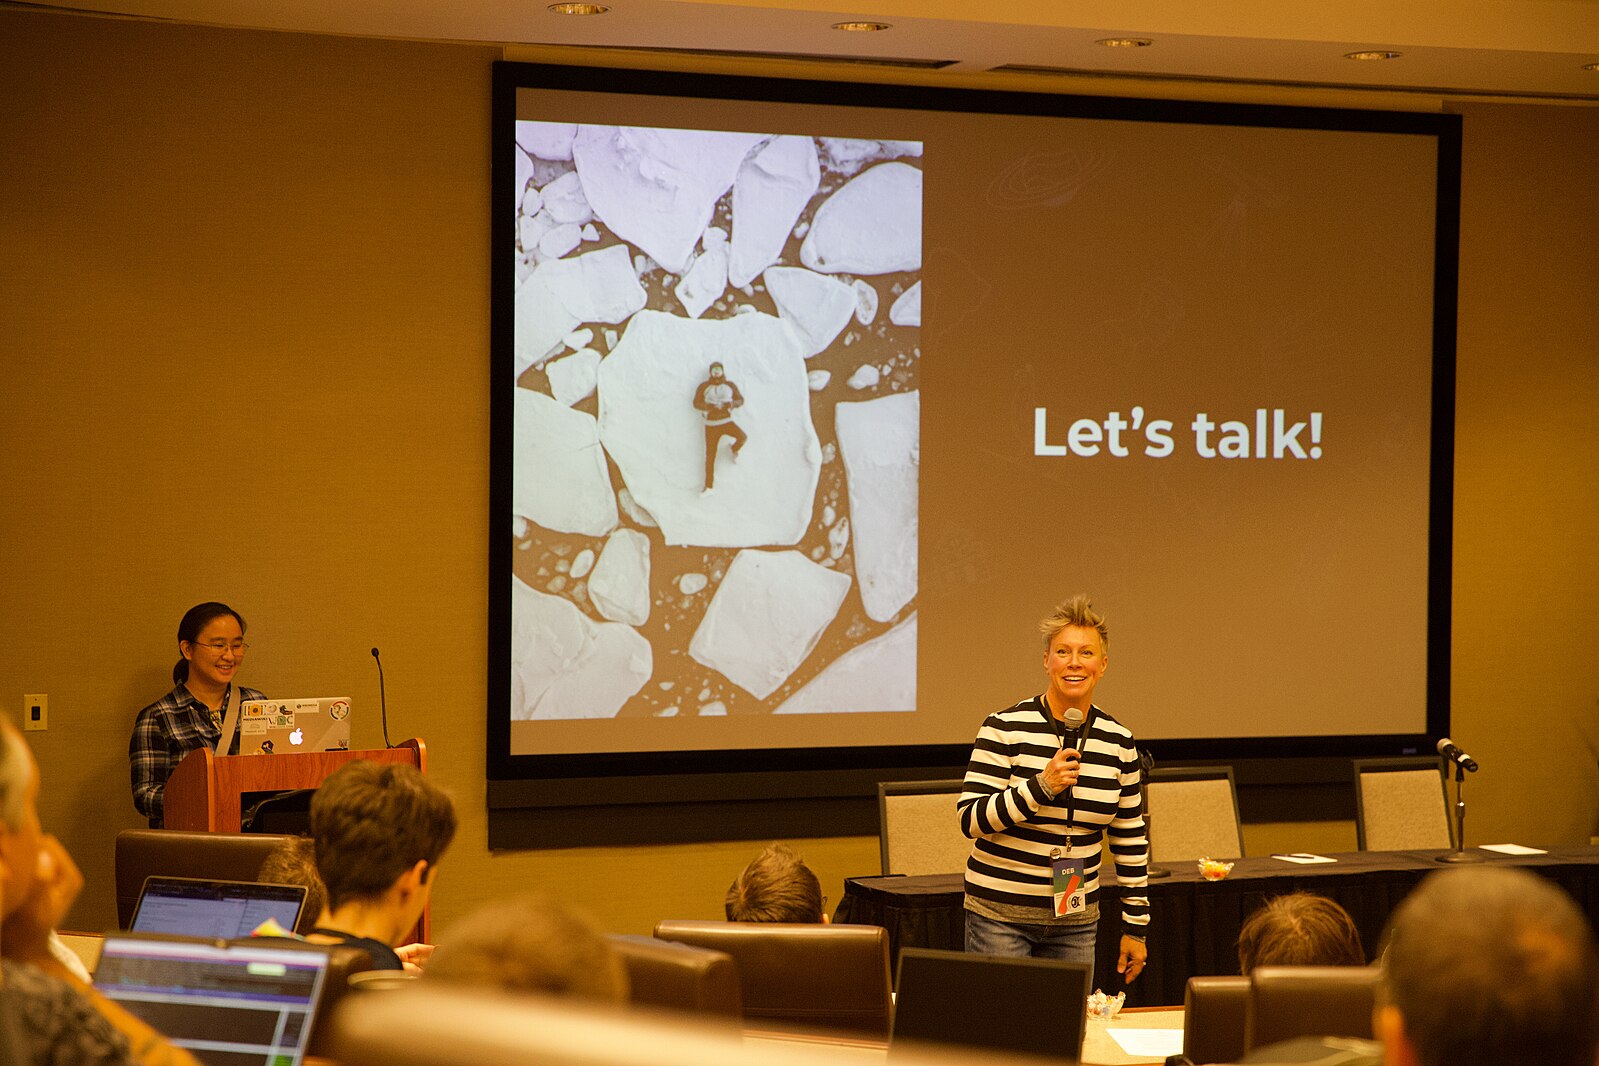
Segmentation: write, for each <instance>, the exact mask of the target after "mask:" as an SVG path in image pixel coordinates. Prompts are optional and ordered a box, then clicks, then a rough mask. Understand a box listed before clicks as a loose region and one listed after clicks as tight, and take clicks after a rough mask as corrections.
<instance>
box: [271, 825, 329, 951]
mask: <svg viewBox="0 0 1599 1066" xmlns="http://www.w3.org/2000/svg"><path fill="white" fill-rule="evenodd" d="M255 879H256V880H257V881H264V882H266V883H267V884H269V885H299V886H301V887H302V888H304V889H305V906H304V907H302V908H301V909H300V920H299V921H298V922H296V923H295V926H294V929H293V930H291V931H292V932H295V933H300V934H302V935H303V934H305V933H309V932H310V931H311V930H312V929H314V928H316V923H317V920H318V919H319V918H321V917H322V908H323V907H325V906H326V905H327V889H325V888H324V887H322V875H321V874H319V873H317V872H316V842H315V841H313V840H312V839H311V838H310V837H299V836H296V837H290V838H289V839H287V840H285V841H284V842H283V843H281V844H279V845H278V846H277V847H275V848H273V849H272V854H270V855H268V856H267V857H266V858H265V859H264V860H262V862H261V870H260V872H259V873H257V874H256V875H255Z"/></svg>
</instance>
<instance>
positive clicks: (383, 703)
mask: <svg viewBox="0 0 1599 1066" xmlns="http://www.w3.org/2000/svg"><path fill="white" fill-rule="evenodd" d="M372 661H373V662H375V663H377V664H378V706H379V707H380V708H381V709H382V712H383V746H384V747H385V748H392V747H394V745H393V744H390V743H389V698H388V696H387V695H385V694H384V692H383V660H382V659H380V658H378V650H377V649H376V648H373V649H372Z"/></svg>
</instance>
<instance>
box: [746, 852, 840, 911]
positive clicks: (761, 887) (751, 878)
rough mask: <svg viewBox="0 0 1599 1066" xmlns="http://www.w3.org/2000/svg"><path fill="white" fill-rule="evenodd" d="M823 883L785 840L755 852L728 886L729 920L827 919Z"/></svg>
mask: <svg viewBox="0 0 1599 1066" xmlns="http://www.w3.org/2000/svg"><path fill="white" fill-rule="evenodd" d="M825 902H826V901H825V900H824V899H823V897H822V884H821V882H820V881H818V880H817V879H816V875H815V874H814V873H812V872H811V868H810V867H809V866H806V865H805V863H803V862H802V861H800V857H799V856H798V855H796V854H794V852H793V851H791V850H789V849H788V848H787V847H785V846H784V845H782V844H773V845H771V846H770V847H768V848H767V849H766V850H765V851H763V852H761V853H760V854H759V855H757V856H755V860H754V861H753V862H751V863H750V864H749V865H748V866H746V867H744V872H743V873H741V874H739V875H738V877H737V878H736V879H735V880H734V881H733V885H732V887H731V888H729V889H728V890H727V900H726V903H725V907H726V910H727V920H728V921H730V922H825V921H826V920H827V918H826V915H825V914H824V913H823V907H824V906H825Z"/></svg>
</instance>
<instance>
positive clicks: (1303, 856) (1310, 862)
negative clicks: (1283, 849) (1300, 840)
mask: <svg viewBox="0 0 1599 1066" xmlns="http://www.w3.org/2000/svg"><path fill="white" fill-rule="evenodd" d="M1272 858H1274V859H1281V860H1282V861H1283V862H1297V863H1299V864H1300V865H1301V866H1314V865H1315V864H1317V863H1321V862H1337V861H1338V860H1337V859H1329V858H1328V857H1327V856H1325V855H1312V854H1311V853H1310V852H1308V851H1296V852H1294V853H1293V854H1292V855H1273V856H1272Z"/></svg>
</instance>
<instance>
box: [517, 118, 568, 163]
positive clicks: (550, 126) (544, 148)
mask: <svg viewBox="0 0 1599 1066" xmlns="http://www.w3.org/2000/svg"><path fill="white" fill-rule="evenodd" d="M576 135H577V125H576V123H572V122H518V123H517V124H516V143H517V145H518V146H520V147H521V149H522V151H524V152H526V153H527V154H528V155H536V156H538V157H539V158H540V159H551V160H556V161H559V162H564V161H567V160H570V159H571V158H572V138H573V137H574V136H576Z"/></svg>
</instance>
